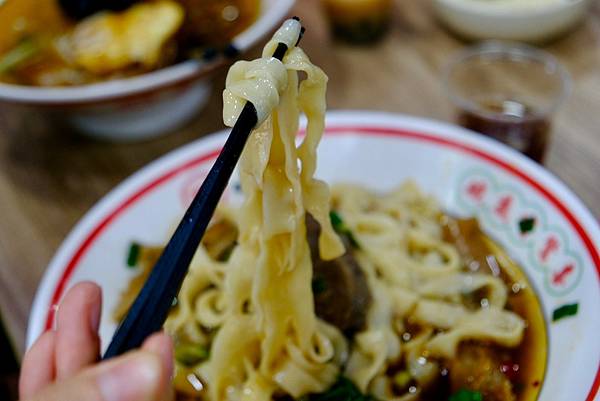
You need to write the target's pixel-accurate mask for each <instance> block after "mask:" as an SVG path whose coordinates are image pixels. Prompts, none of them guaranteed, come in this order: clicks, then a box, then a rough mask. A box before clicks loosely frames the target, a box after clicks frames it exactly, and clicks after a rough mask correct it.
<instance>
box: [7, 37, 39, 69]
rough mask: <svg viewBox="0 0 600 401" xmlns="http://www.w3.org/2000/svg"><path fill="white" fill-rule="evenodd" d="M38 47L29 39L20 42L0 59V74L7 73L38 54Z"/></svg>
mask: <svg viewBox="0 0 600 401" xmlns="http://www.w3.org/2000/svg"><path fill="white" fill-rule="evenodd" d="M39 50H40V46H39V45H38V43H37V42H35V41H34V40H33V39H31V38H25V39H23V40H21V41H20V42H19V43H18V44H17V45H16V46H15V47H13V48H12V49H11V50H10V51H9V52H8V53H5V54H4V56H2V58H0V74H2V73H5V72H9V71H10V70H12V69H14V68H16V67H18V66H19V64H21V63H23V62H25V61H27V60H29V59H30V58H31V57H33V56H35V54H36V53H37V52H39Z"/></svg>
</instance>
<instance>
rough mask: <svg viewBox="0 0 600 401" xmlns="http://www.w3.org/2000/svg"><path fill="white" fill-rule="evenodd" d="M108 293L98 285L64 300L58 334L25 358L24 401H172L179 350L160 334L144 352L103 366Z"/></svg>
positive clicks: (21, 387)
mask: <svg viewBox="0 0 600 401" xmlns="http://www.w3.org/2000/svg"><path fill="white" fill-rule="evenodd" d="M101 306H102V294H101V291H100V288H99V287H98V286H97V285H96V284H93V283H89V282H85V283H80V284H77V285H76V286H74V287H73V288H72V289H71V290H69V292H68V293H67V295H66V296H65V298H64V300H63V301H62V303H61V305H60V307H59V310H58V315H57V326H56V329H55V330H51V331H47V332H45V333H44V334H42V335H41V336H40V338H39V339H38V340H37V341H36V342H35V343H34V344H33V346H32V347H31V349H30V350H29V351H28V352H27V353H26V354H25V358H24V360H23V366H22V369H21V378H20V382H19V392H20V397H21V401H81V400H86V401H165V400H169V399H172V397H173V392H172V389H171V376H172V372H173V346H172V343H171V340H170V338H169V337H168V336H167V335H165V334H162V333H158V334H155V335H153V336H151V337H150V338H148V339H147V340H146V342H144V344H143V346H142V348H141V349H140V350H136V351H133V352H129V353H127V354H125V355H122V356H120V357H118V358H113V359H111V360H108V361H105V362H100V363H98V361H99V357H100V338H99V337H98V326H99V324H100V311H101Z"/></svg>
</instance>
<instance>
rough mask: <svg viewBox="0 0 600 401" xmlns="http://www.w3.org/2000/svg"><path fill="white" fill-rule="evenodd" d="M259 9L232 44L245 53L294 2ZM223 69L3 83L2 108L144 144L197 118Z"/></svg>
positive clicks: (190, 64)
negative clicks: (50, 84) (94, 80)
mask: <svg viewBox="0 0 600 401" xmlns="http://www.w3.org/2000/svg"><path fill="white" fill-rule="evenodd" d="M261 3H262V4H261V11H260V16H259V17H258V19H257V20H256V22H255V23H254V24H252V25H251V26H250V27H249V28H248V29H246V30H245V31H244V32H242V33H240V34H239V35H238V36H237V37H236V38H234V40H233V42H232V44H233V45H234V46H235V47H236V48H237V49H238V50H239V51H240V52H241V53H244V52H245V51H246V50H248V49H249V48H251V47H252V46H254V45H256V44H258V43H259V41H261V40H264V39H266V38H267V36H268V35H270V34H271V33H272V32H273V31H274V30H275V29H276V28H277V27H278V24H280V23H281V22H282V21H283V19H285V18H286V17H288V13H289V11H290V9H291V7H292V5H293V4H294V0H262V1H261ZM223 64H224V63H223V61H222V60H221V61H213V62H203V61H194V60H189V61H185V62H182V63H179V64H176V65H173V66H170V67H167V68H163V69H160V70H157V71H154V72H150V73H147V74H143V75H138V76H135V77H131V78H127V79H119V80H111V81H106V82H102V83H98V84H92V85H82V86H76V87H66V88H58V87H55V88H42V87H29V86H21V85H10V84H5V83H0V103H5V104H8V105H11V106H24V107H29V108H36V109H38V110H42V111H44V112H47V113H48V114H50V115H51V116H52V117H53V118H59V119H61V120H65V121H66V122H68V123H70V124H71V125H73V126H74V127H75V128H76V129H78V130H79V131H80V132H82V133H85V134H89V135H91V136H95V137H98V138H102V139H110V140H116V141H128V140H136V139H146V138H151V137H154V136H158V135H161V134H163V133H166V132H168V131H170V130H173V129H175V128H177V127H178V126H180V125H182V124H184V123H185V122H187V121H188V120H189V119H190V118H191V117H193V116H194V115H195V114H196V113H197V112H198V111H199V110H200V109H201V108H202V107H203V106H204V104H205V103H206V101H207V100H208V96H209V95H210V89H211V88H210V81H209V78H210V76H211V73H212V72H214V71H215V70H216V69H217V68H219V67H222V66H223Z"/></svg>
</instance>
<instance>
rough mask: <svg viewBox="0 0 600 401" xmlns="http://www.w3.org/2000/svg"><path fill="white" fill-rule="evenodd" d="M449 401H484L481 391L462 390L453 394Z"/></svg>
mask: <svg viewBox="0 0 600 401" xmlns="http://www.w3.org/2000/svg"><path fill="white" fill-rule="evenodd" d="M448 401H483V395H481V393H480V392H479V391H471V390H466V389H462V390H459V391H458V392H456V393H454V394H452V395H451V396H450V398H449V399H448Z"/></svg>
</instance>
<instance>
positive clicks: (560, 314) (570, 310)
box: [552, 303, 579, 322]
mask: <svg viewBox="0 0 600 401" xmlns="http://www.w3.org/2000/svg"><path fill="white" fill-rule="evenodd" d="M578 310H579V304H577V303H575V304H567V305H563V306H561V307H560V308H557V309H555V310H554V312H552V321H553V322H556V321H557V320H560V319H563V318H565V317H568V316H575V315H576V314H577V311H578Z"/></svg>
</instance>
